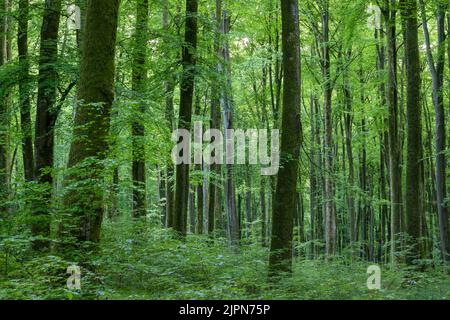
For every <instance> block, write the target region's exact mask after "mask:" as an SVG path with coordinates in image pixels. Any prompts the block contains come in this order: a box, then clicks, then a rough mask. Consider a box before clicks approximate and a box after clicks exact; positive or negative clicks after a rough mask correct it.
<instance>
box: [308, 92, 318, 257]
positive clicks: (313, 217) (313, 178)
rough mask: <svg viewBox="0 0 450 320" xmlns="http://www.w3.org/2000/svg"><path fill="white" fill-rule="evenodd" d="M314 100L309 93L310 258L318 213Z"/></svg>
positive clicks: (313, 250) (312, 252)
mask: <svg viewBox="0 0 450 320" xmlns="http://www.w3.org/2000/svg"><path fill="white" fill-rule="evenodd" d="M314 105H315V101H314V94H313V93H311V97H310V115H311V120H310V121H311V137H310V152H309V158H310V161H309V210H310V212H309V214H310V221H311V225H310V236H309V237H310V241H311V249H310V254H311V258H314V255H315V245H314V241H315V240H316V238H317V236H316V234H317V231H316V228H317V227H316V224H317V223H318V222H319V221H318V220H317V214H318V207H319V205H318V197H317V192H318V191H317V173H316V166H317V163H316V161H317V160H318V159H316V149H317V146H316V145H315V139H316V130H317V128H316V125H315V122H316V113H315V107H314Z"/></svg>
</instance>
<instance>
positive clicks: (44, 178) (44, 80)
mask: <svg viewBox="0 0 450 320" xmlns="http://www.w3.org/2000/svg"><path fill="white" fill-rule="evenodd" d="M60 15H61V0H46V1H45V8H44V17H43V21H42V28H41V43H40V54H39V76H38V96H37V110H36V122H35V152H36V154H35V170H36V177H37V181H38V182H39V183H40V184H42V188H43V194H42V195H41V199H39V201H37V203H35V204H34V210H33V221H32V225H31V231H32V234H33V236H34V237H38V236H43V237H47V236H48V235H49V233H50V220H49V210H50V208H49V202H50V199H51V194H52V191H51V190H52V184H53V176H52V170H53V146H54V126H55V123H56V119H57V110H55V109H56V108H55V107H56V106H55V104H56V88H57V83H58V72H57V69H56V62H57V57H58V31H59V20H60ZM47 246H48V242H47V241H39V240H37V241H34V243H33V247H34V248H35V249H44V248H46V247H47Z"/></svg>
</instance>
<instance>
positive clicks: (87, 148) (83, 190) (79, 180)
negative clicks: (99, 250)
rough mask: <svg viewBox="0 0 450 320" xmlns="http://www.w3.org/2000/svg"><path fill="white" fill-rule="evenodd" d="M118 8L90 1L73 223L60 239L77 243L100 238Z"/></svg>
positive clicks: (69, 180) (70, 201)
mask: <svg viewBox="0 0 450 320" xmlns="http://www.w3.org/2000/svg"><path fill="white" fill-rule="evenodd" d="M119 4H120V0H88V3H87V13H86V14H87V16H86V33H85V39H84V44H83V56H82V59H81V71H80V80H79V88H78V99H77V100H78V101H79V104H78V105H77V108H76V113H75V121H74V130H73V140H72V143H71V146H70V152H69V161H68V168H69V175H68V176H67V177H66V181H65V182H66V185H67V187H68V192H67V193H66V194H65V197H64V205H65V208H66V212H67V214H68V218H69V221H63V224H61V225H60V236H61V237H62V236H64V235H68V236H72V237H73V238H74V239H72V240H75V241H76V242H77V243H76V244H77V245H81V244H82V243H83V242H85V241H91V242H94V243H95V242H98V241H99V240H100V228H101V223H102V219H103V188H102V180H103V175H102V173H103V169H104V165H103V161H104V159H105V158H106V154H107V153H108V150H109V145H108V136H109V132H110V118H111V106H112V103H113V100H114V74H115V61H114V58H115V51H116V33H117V22H118V12H119ZM100 61H101V63H99V62H100ZM74 185H76V186H77V187H76V188H75V189H74V187H73V186H74Z"/></svg>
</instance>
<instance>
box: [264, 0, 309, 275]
mask: <svg viewBox="0 0 450 320" xmlns="http://www.w3.org/2000/svg"><path fill="white" fill-rule="evenodd" d="M281 20H282V51H283V70H284V88H283V111H282V125H281V127H282V131H281V149H280V152H281V159H283V160H282V164H281V168H280V170H279V172H278V176H277V187H276V191H275V194H274V198H273V213H272V239H271V244H270V259H269V270H270V273H271V274H272V275H275V274H276V273H277V272H279V271H290V270H291V259H292V234H293V221H294V213H295V210H296V205H295V203H296V195H297V192H296V189H297V178H298V159H299V156H300V148H301V135H302V132H301V130H302V128H301V123H300V41H299V39H300V30H299V16H298V1H297V0H282V1H281Z"/></svg>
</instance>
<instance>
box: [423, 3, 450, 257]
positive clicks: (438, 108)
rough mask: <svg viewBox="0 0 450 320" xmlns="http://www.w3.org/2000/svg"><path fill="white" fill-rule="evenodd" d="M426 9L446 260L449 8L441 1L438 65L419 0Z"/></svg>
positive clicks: (442, 230) (438, 20)
mask: <svg viewBox="0 0 450 320" xmlns="http://www.w3.org/2000/svg"><path fill="white" fill-rule="evenodd" d="M419 3H420V8H421V12H422V27H423V32H424V35H425V44H426V52H427V61H428V68H429V70H430V73H431V78H432V87H433V105H434V110H435V115H436V118H435V119H436V122H435V127H436V134H435V143H436V172H435V174H436V196H437V213H438V219H439V220H438V221H439V235H440V248H441V255H442V259H443V261H444V263H446V262H447V260H448V248H449V239H448V213H447V207H446V205H445V197H446V188H447V185H446V181H445V180H446V157H445V149H446V142H445V130H446V127H445V111H444V66H445V41H446V35H445V12H446V10H445V9H446V7H448V4H447V5H446V6H445V7H444V5H443V4H439V3H438V4H437V13H436V15H437V32H438V56H437V61H436V65H435V63H434V58H433V53H432V51H431V43H430V34H429V31H428V22H427V18H426V13H425V3H424V1H423V0H419Z"/></svg>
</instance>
